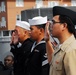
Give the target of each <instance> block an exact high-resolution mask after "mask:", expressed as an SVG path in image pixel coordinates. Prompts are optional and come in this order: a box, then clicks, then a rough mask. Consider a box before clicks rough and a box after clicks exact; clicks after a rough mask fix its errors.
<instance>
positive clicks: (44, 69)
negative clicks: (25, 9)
mask: <svg viewBox="0 0 76 75" xmlns="http://www.w3.org/2000/svg"><path fill="white" fill-rule="evenodd" d="M46 23H47V17H42V16H37V17H34V18H32V19H29V24H30V25H31V27H30V29H31V31H30V32H31V33H30V35H31V38H32V39H33V40H35V42H34V44H33V46H32V48H31V55H30V60H29V67H28V68H29V73H30V74H29V75H48V74H49V64H48V60H47V54H46V44H45V40H44V33H45V25H46Z"/></svg>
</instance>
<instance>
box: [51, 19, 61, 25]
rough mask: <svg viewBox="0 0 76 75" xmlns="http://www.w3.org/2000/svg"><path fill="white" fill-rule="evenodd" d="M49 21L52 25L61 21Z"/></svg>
mask: <svg viewBox="0 0 76 75" xmlns="http://www.w3.org/2000/svg"><path fill="white" fill-rule="evenodd" d="M50 23H51V24H52V25H54V24H55V23H61V22H56V21H55V20H52V21H50Z"/></svg>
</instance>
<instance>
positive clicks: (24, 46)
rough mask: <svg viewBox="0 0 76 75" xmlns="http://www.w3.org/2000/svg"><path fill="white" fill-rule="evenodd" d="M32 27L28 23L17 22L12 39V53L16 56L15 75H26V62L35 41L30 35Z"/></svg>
mask: <svg viewBox="0 0 76 75" xmlns="http://www.w3.org/2000/svg"><path fill="white" fill-rule="evenodd" d="M29 31H30V25H29V23H28V22H26V21H17V22H16V27H15V30H14V31H13V33H12V38H11V43H10V45H11V52H12V53H13V55H14V75H26V73H27V72H26V65H27V64H26V62H27V58H28V56H29V54H30V50H31V47H32V44H33V41H32V40H31V39H30V35H29Z"/></svg>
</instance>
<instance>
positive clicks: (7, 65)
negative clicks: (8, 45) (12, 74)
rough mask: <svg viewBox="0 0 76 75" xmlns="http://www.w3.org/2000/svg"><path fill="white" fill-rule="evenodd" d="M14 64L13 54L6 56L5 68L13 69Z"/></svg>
mask: <svg viewBox="0 0 76 75" xmlns="http://www.w3.org/2000/svg"><path fill="white" fill-rule="evenodd" d="M13 64H14V57H13V56H12V55H7V56H6V57H5V58H4V69H5V70H8V69H10V70H13Z"/></svg>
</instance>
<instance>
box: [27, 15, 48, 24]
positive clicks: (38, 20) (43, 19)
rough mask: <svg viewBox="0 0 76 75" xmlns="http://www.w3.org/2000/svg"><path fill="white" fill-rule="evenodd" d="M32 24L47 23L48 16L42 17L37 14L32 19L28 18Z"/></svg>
mask: <svg viewBox="0 0 76 75" xmlns="http://www.w3.org/2000/svg"><path fill="white" fill-rule="evenodd" d="M28 20H29V24H30V25H41V24H45V23H47V16H46V17H42V16H37V17H33V18H32V19H28Z"/></svg>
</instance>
